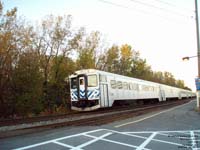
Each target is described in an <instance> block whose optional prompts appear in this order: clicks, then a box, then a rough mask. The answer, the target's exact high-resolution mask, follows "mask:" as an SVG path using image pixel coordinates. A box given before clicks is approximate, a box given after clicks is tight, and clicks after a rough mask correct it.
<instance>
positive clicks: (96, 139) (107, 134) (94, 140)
mask: <svg viewBox="0 0 200 150" xmlns="http://www.w3.org/2000/svg"><path fill="white" fill-rule="evenodd" d="M111 134H112V133H111V132H109V133H106V134H104V135H102V136H100V137H97V138H95V139H93V140H91V141H88V142H86V143H83V144H81V145H79V146H77V147H75V148H73V149H71V150H76V149H80V148H83V147H85V146H88V145H90V144H92V143H94V142H97V141H99V140H101V139H103V138H105V137H107V136H109V135H111ZM84 136H85V134H84Z"/></svg>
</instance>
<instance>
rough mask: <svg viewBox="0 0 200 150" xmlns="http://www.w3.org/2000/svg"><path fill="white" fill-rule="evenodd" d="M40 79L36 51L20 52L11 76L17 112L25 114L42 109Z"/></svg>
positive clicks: (37, 112) (35, 112)
mask: <svg viewBox="0 0 200 150" xmlns="http://www.w3.org/2000/svg"><path fill="white" fill-rule="evenodd" d="M42 81H43V80H42V76H41V72H40V64H39V59H38V55H37V53H36V52H33V51H27V52H24V53H23V54H21V55H20V57H19V61H18V64H17V66H16V69H15V71H14V78H13V82H14V87H15V88H14V89H13V92H14V93H13V95H15V110H16V113H17V114H19V115H21V116H27V115H28V114H39V113H40V112H41V111H42V109H43V105H42V92H43V91H42Z"/></svg>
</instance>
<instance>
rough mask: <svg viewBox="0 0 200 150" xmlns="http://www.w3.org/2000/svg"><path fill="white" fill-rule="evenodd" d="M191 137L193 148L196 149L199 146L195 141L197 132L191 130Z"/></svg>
mask: <svg viewBox="0 0 200 150" xmlns="http://www.w3.org/2000/svg"><path fill="white" fill-rule="evenodd" d="M190 138H191V149H192V150H195V149H196V148H197V144H196V142H195V134H194V132H193V131H190Z"/></svg>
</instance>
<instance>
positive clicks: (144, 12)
mask: <svg viewBox="0 0 200 150" xmlns="http://www.w3.org/2000/svg"><path fill="white" fill-rule="evenodd" d="M98 1H100V2H102V3H106V4H109V5H113V6H116V7H120V8H124V9H129V10H132V11H137V12H140V13H143V14H145V15H153V16H158V17H161V18H162V19H163V18H164V19H167V20H170V21H176V22H177V20H175V19H172V18H169V17H166V16H163V15H160V14H155V13H152V12H149V11H144V10H141V9H136V8H134V9H133V8H131V7H129V6H125V5H121V4H117V3H114V2H111V1H107V0H98ZM130 1H132V2H134V0H130ZM137 2H138V1H137ZM138 3H141V4H142V5H146V6H148V7H154V8H157V9H158V8H159V7H157V6H154V5H151V4H146V3H143V2H138ZM159 9H162V8H159ZM165 11H167V10H165ZM176 16H177V15H176ZM181 16H182V17H187V18H188V19H189V16H185V15H181ZM190 19H192V17H190ZM179 23H180V22H179Z"/></svg>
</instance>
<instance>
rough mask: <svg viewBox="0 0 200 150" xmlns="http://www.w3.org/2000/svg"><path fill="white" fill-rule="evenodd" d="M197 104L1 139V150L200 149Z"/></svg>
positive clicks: (192, 103) (199, 122) (199, 115)
mask: <svg viewBox="0 0 200 150" xmlns="http://www.w3.org/2000/svg"><path fill="white" fill-rule="evenodd" d="M195 105H196V102H195V101H192V102H190V103H187V104H184V105H181V106H177V107H173V108H171V109H168V110H164V111H159V112H154V113H150V114H146V115H143V116H138V117H134V118H131V119H126V120H123V121H118V122H114V123H111V124H107V125H102V126H93V127H91V126H88V127H63V128H59V129H53V130H49V131H43V132H39V133H34V134H28V135H22V136H16V137H11V138H5V139H0V150H7V149H41V150H43V149H48V150H54V149H73V150H75V149H76V150H80V149H84V150H104V149H105V150H107V149H109V150H129V149H138V150H149V149H155V150H161V149H162V150H168V149H171V150H172V149H173V150H186V149H194V150H200V113H198V112H196V111H195V110H194V108H195Z"/></svg>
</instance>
